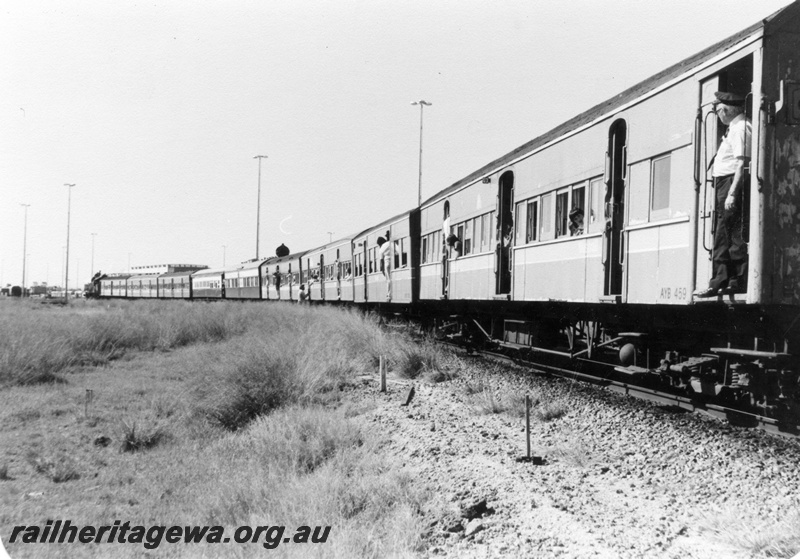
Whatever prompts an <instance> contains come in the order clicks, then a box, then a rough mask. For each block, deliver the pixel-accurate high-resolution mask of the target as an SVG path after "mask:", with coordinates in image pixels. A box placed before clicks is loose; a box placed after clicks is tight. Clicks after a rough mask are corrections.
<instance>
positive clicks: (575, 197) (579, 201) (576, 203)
mask: <svg viewBox="0 0 800 559" xmlns="http://www.w3.org/2000/svg"><path fill="white" fill-rule="evenodd" d="M572 208H578V209H579V210H580V211H581V213H583V215H584V218H585V216H586V187H584V186H576V187H575V188H573V189H572V206H570V209H572Z"/></svg>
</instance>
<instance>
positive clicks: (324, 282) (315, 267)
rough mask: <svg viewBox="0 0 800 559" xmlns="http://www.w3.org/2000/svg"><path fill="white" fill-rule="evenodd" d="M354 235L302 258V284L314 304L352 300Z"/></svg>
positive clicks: (317, 249)
mask: <svg viewBox="0 0 800 559" xmlns="http://www.w3.org/2000/svg"><path fill="white" fill-rule="evenodd" d="M352 260H353V235H351V236H349V237H345V238H343V239H339V240H336V241H333V242H331V243H328V244H326V245H324V246H322V247H319V248H315V249H312V250H310V251H308V252H307V253H306V254H305V256H303V262H304V267H303V282H304V283H305V284H306V285H307V286H309V295H310V298H311V300H312V301H327V302H337V301H347V302H351V301H353V272H352V270H353V262H352ZM312 280H313V281H312Z"/></svg>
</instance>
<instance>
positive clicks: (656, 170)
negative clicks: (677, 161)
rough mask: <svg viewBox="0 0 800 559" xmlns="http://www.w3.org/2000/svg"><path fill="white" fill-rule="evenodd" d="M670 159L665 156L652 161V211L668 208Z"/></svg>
mask: <svg viewBox="0 0 800 559" xmlns="http://www.w3.org/2000/svg"><path fill="white" fill-rule="evenodd" d="M670 159H671V158H670V156H669V155H667V156H666V157H661V158H659V159H654V160H653V169H652V177H651V184H652V186H651V189H652V191H651V194H650V199H651V206H650V209H652V210H653V211H656V210H665V209H667V208H669V179H670Z"/></svg>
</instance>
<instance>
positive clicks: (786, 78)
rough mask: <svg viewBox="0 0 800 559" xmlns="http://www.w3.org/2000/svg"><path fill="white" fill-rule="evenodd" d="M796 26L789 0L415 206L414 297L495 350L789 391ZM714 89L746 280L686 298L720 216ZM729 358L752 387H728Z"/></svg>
mask: <svg viewBox="0 0 800 559" xmlns="http://www.w3.org/2000/svg"><path fill="white" fill-rule="evenodd" d="M799 29H800V4H798V3H795V4H793V5H791V6H789V7H788V8H786V9H784V10H782V11H781V12H778V13H777V14H776V15H774V16H772V17H770V18H767V19H765V20H763V21H761V22H759V23H757V24H755V25H753V26H751V27H749V28H748V29H746V30H744V31H742V32H740V33H737V34H736V35H734V36H732V37H730V38H728V39H726V40H724V41H721V42H720V43H718V44H716V45H714V46H712V47H710V48H708V49H706V50H704V51H702V52H700V53H698V54H697V55H695V56H693V57H691V58H689V59H687V60H685V61H683V62H681V63H679V64H676V65H675V66H672V67H671V68H668V69H667V70H665V71H663V72H661V73H659V74H657V75H656V76H654V77H652V78H650V79H648V80H645V81H644V82H642V83H640V84H637V85H636V86H634V87H632V88H630V89H628V90H626V91H624V92H623V93H621V94H620V95H618V96H616V97H614V98H612V99H610V100H608V101H606V102H604V103H601V104H600V105H597V106H596V107H594V108H592V109H590V110H588V111H586V112H584V113H582V114H580V115H578V116H577V117H575V118H573V119H571V120H569V121H568V122H566V123H564V124H563V125H561V126H559V127H557V128H555V129H553V130H551V131H550V132H548V133H546V134H544V135H542V136H540V137H538V138H536V139H534V140H532V141H530V142H528V143H527V144H525V145H523V146H521V147H520V148H518V149H516V150H514V151H513V152H511V153H509V154H507V155H505V156H503V157H501V158H499V159H497V160H495V161H493V162H491V163H489V164H488V165H486V166H484V167H482V168H480V169H479V170H478V171H476V172H475V173H473V174H471V175H469V176H468V177H466V178H465V179H463V180H461V181H459V182H457V183H455V184H454V185H452V186H451V187H449V188H447V189H445V190H443V191H442V192H440V193H438V194H436V195H435V196H433V197H432V198H431V199H429V200H427V201H426V202H425V203H424V204H423V205H422V207H421V217H420V222H421V230H420V235H421V243H420V244H421V246H420V250H421V263H420V276H421V290H420V300H421V302H423V303H428V304H433V303H434V302H435V301H446V303H440V304H439V306H438V308H440V309H442V312H448V313H449V312H452V311H453V309H455V308H461V309H464V308H466V309H468V311H469V312H470V313H472V314H473V316H476V317H477V318H476V320H477V321H478V322H477V324H480V325H481V328H482V330H483V335H485V336H486V337H489V338H494V339H495V340H499V341H500V342H501V343H502V344H503V345H505V346H506V347H517V348H520V349H523V350H529V351H544V352H548V354H559V355H562V356H565V357H575V356H579V357H584V358H585V357H594V358H596V357H597V356H598V354H600V353H602V352H603V351H604V350H605V349H607V348H619V347H621V346H631V347H633V348H634V349H635V351H627V352H623V353H625V354H626V355H627V356H629V357H630V358H624V359H623V366H622V367H620V368H618V371H620V372H622V373H625V374H631V375H637V374H647V373H659V372H668V373H670V374H672V373H675V372H676V371H678V372H679V373H678V374H675V378H673V382H674V383H675V385H676V386H678V387H683V386H687V387H689V386H690V387H691V390H693V391H695V392H698V391H700V392H704V393H706V392H708V391H710V392H711V393H719V392H720V391H721V390H730V391H733V393H738V392H737V391H740V392H744V393H748V392H749V394H750V396H749V397H752V398H753V401H756V400H759V401H760V402H761V404H760V405H774V403H775V400H771V403H770V404H765V403H764V402H766V401H767V400H769V398H766V399H765V398H764V393H763V390H764V386H766V384H762V383H766V382H767V380H766V379H768V378H770V377H772V378H774V377H777V376H781V377H782V378H784V377H785V378H788V379H789V380H788V385H790V386H796V382H797V363H796V360H797V358H796V353H797V352H798V351H800V347H798V346H800V326H799V325H798V323H800V321H798V320H797V317H798V315H800V310H799V307H798V306H797V305H798V303H800V283H799V282H798V272H797V270H798V269H800V248H798V247H800V240H798V239H800V236H798V232H800V225H797V223H798V222H799V221H800V211H798V209H797V208H800V183H799V182H798V177H800V173H798V166H797V163H796V160H797V153H800V102H799V101H800V68H798V65H797V64H796V63H795V59H796V53H797V52H800V39H798V37H800V35H799V34H798V33H797V31H798V30H799ZM715 92H734V93H738V94H741V95H744V96H746V115H747V117H748V118H749V119H751V120H752V130H753V133H752V138H751V144H750V146H749V147H750V150H751V153H752V158H751V160H750V163H749V179H748V183H747V189H746V200H747V203H746V204H742V205H741V209H740V210H739V211H743V212H744V213H743V218H744V219H745V221H746V222H747V223H749V234H748V235H749V236H748V239H747V240H748V247H749V272H748V276H747V289H746V292H743V293H731V294H728V295H725V296H724V297H723V296H719V297H714V298H712V299H705V300H704V299H697V298H695V297H694V296H693V293H694V292H695V290H697V289H703V288H705V287H706V286H707V285H708V283H709V279H710V278H711V276H712V265H711V247H712V245H713V228H714V221H715V212H717V211H720V210H719V209H716V208H714V192H713V182H712V179H711V176H710V173H709V172H708V169H709V166H710V163H711V159H712V157H713V155H714V154H715V153H716V151H717V148H718V146H719V144H720V142H721V139H722V136H723V134H724V132H725V130H724V127H723V126H722V124H721V123H720V122H719V121H718V119H717V118H716V115H715V114H714V102H715V100H716V97H715ZM573 215H575V216H577V215H582V217H583V219H582V224H580V227H578V226H577V225H576V223H573V222H572V221H571V216H573ZM449 236H452V241H453V242H451V243H448V242H446V241H445V239H446V238H447V237H449ZM467 302H471V304H470V306H466V305H465V303H467ZM723 303H725V304H723ZM787 305H791V307H790V306H787ZM498 317H499V318H498ZM702 353H704V354H705V355H704V356H701V354H702ZM792 354H794V356H793V355H792ZM664 355H667V358H666V359H665V358H664ZM736 368H738V369H739V370H746V371H748V373H747V374H746V375H745V377H746V378H748V379H750V378H752V379H753V380H752V381H750V380H748V381H746V382H745V383H740V384H737V382H739V381H737V380H736V379H737V378H739V377H738V376H737V374H731V373H730V371H731V370H732V369H736ZM692 379H699V380H692ZM732 379H733V380H732ZM732 383H733V384H732ZM748 383H751V384H748ZM773 389H776V388H775V387H773ZM791 390H795V388H792V389H791ZM779 392H780V390H777V389H776V392H775V393H776V394H777V393H779ZM759 394H760V395H759ZM737 397H738V396H737Z"/></svg>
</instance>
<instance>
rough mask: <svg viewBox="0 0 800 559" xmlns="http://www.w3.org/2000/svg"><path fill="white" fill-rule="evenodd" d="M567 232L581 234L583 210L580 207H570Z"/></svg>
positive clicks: (571, 234)
mask: <svg viewBox="0 0 800 559" xmlns="http://www.w3.org/2000/svg"><path fill="white" fill-rule="evenodd" d="M569 234H570V236H572V237H574V236H575V235H583V211H582V210H581V209H580V208H572V209H571V210H570V211H569Z"/></svg>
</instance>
